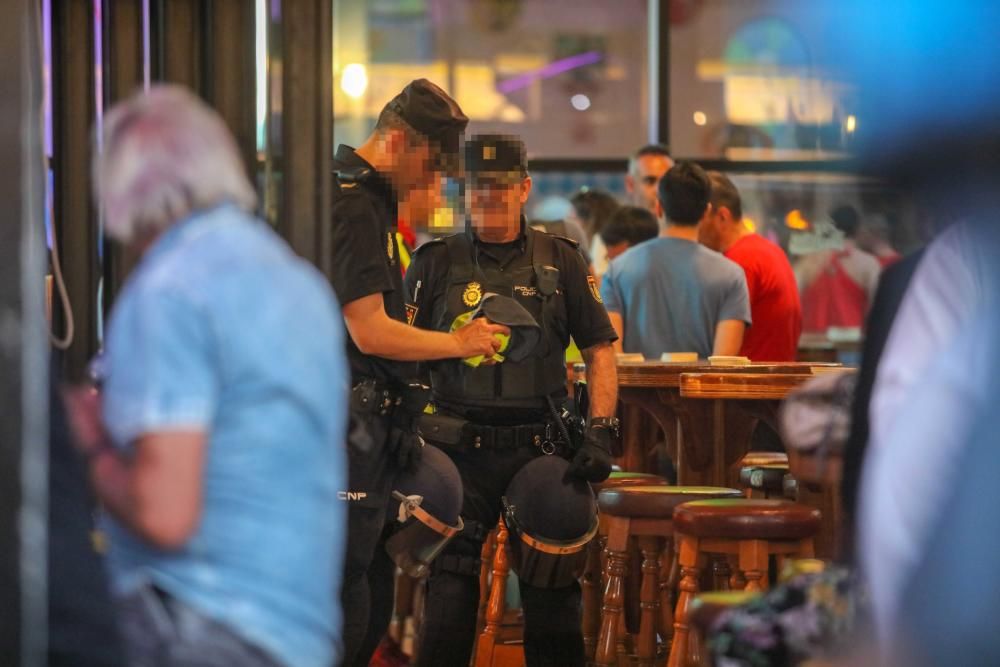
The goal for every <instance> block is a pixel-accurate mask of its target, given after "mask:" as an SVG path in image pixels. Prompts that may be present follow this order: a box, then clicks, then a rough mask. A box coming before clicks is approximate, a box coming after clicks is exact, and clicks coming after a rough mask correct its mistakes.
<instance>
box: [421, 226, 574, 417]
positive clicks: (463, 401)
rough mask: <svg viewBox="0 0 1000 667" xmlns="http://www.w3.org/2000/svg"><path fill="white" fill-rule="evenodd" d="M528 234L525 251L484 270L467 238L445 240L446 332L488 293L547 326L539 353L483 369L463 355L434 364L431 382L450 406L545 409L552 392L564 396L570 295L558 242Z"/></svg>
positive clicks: (532, 232)
mask: <svg viewBox="0 0 1000 667" xmlns="http://www.w3.org/2000/svg"><path fill="white" fill-rule="evenodd" d="M525 234H526V244H525V252H524V253H523V254H522V255H521V256H520V257H518V258H516V259H515V260H514V261H512V262H511V263H510V264H508V265H507V266H505V267H504V268H503V269H500V268H495V267H490V268H485V269H484V268H482V267H480V266H479V264H478V262H477V261H475V258H474V256H473V253H474V252H475V248H474V246H473V243H472V241H471V240H470V238H469V237H468V236H467V235H465V234H456V235H454V236H449V237H447V238H445V239H444V243H445V246H446V247H447V248H448V259H449V261H450V268H449V271H448V289H447V292H446V297H445V298H446V300H447V306H446V308H445V311H444V313H443V314H442V316H441V320H440V321H439V322H438V323H437V325H438V326H437V328H438V329H440V330H443V331H447V330H448V329H449V327H450V326H451V324H452V322H454V321H455V318H456V317H458V316H459V315H461V314H463V313H467V312H469V311H471V310H475V309H476V307H477V306H478V305H479V300H480V299H481V297H482V295H483V294H486V293H489V292H492V293H495V294H501V295H504V296H509V297H511V298H513V299H515V300H517V301H518V302H520V303H521V305H523V306H524V307H525V309H526V310H527V311H528V312H530V313H531V314H532V316H534V318H535V320H536V321H537V322H538V324H539V325H540V326H541V327H542V338H541V341H540V342H539V344H538V347H537V348H536V350H535V353H534V354H533V355H532V356H530V357H528V358H527V359H525V360H523V361H521V362H518V363H514V362H510V361H505V362H503V363H501V364H496V365H494V366H479V367H478V368H472V367H470V366H467V365H466V364H464V363H462V362H461V361H459V360H451V361H446V362H442V363H438V364H435V365H434V368H433V370H432V371H431V385H432V386H433V388H434V395H435V397H437V398H439V399H441V400H442V401H444V402H445V403H451V404H458V405H466V406H470V407H496V408H500V409H503V408H508V409H509V408H526V409H540V408H544V407H545V405H546V404H545V402H544V399H545V397H546V396H554V395H555V396H562V395H564V394H565V387H566V357H565V354H566V350H565V345H564V341H566V340H567V339H568V337H569V334H568V332H567V317H566V303H565V296H564V294H563V287H562V281H561V279H560V276H559V271H558V268H557V267H556V262H555V257H556V243H558V241H557V240H556V239H555V238H554V237H552V236H551V235H549V234H545V233H542V232H537V231H535V230H533V229H527V230H525ZM477 284H478V289H477ZM544 292H549V294H545V293H544ZM473 301H474V302H473ZM470 304H471V305H470Z"/></svg>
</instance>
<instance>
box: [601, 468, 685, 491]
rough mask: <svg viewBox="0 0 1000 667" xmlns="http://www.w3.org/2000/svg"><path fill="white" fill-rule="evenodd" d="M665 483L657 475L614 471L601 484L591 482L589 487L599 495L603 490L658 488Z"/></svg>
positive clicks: (665, 481)
mask: <svg viewBox="0 0 1000 667" xmlns="http://www.w3.org/2000/svg"><path fill="white" fill-rule="evenodd" d="M666 483H667V480H665V479H663V478H662V477H660V476H659V475H653V474H651V473H648V472H623V471H616V472H613V473H611V474H610V475H609V476H608V478H607V479H606V480H604V481H603V482H593V483H592V484H591V485H590V486H591V487H592V488H593V489H594V493H600V492H601V491H603V490H604V489H615V488H618V487H620V486H659V485H665V484H666Z"/></svg>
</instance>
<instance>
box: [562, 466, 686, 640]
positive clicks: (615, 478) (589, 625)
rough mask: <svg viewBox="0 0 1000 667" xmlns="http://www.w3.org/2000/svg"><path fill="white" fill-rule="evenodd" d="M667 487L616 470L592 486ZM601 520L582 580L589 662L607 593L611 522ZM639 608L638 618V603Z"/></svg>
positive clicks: (652, 479) (644, 476)
mask: <svg viewBox="0 0 1000 667" xmlns="http://www.w3.org/2000/svg"><path fill="white" fill-rule="evenodd" d="M666 484H667V480H665V479H664V478H662V477H660V476H659V475H653V474H650V473H645V472H622V471H615V472H613V473H611V475H610V476H609V477H608V478H607V479H606V480H604V481H603V482H598V483H596V484H591V487H592V488H593V489H594V493H595V494H600V492H601V491H603V490H604V489H615V488H621V487H627V486H640V485H641V486H666ZM598 519H599V521H600V525H599V528H598V533H597V537H595V538H594V539H593V541H591V543H590V544H589V545H587V564H586V566H585V567H584V569H583V576H582V577H581V578H580V587H581V588H582V593H583V650H584V655H585V656H586V658H587V660H593V659H594V652H595V651H596V650H597V633H598V631H599V630H600V627H601V591H602V590H603V585H602V584H603V581H602V578H601V573H602V572H603V570H604V565H603V559H602V554H603V553H604V545H605V543H606V542H607V538H608V531H607V521H605V520H604V516H603V515H600V516H599V517H598ZM630 588H631V587H630ZM636 594H638V590H636ZM636 597H637V595H636ZM635 608H636V616H638V602H637V603H636V607H635Z"/></svg>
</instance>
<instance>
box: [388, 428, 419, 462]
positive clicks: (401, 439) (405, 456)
mask: <svg viewBox="0 0 1000 667" xmlns="http://www.w3.org/2000/svg"><path fill="white" fill-rule="evenodd" d="M423 453H424V441H423V438H421V437H420V436H419V435H417V434H416V433H414V432H413V431H411V430H409V429H404V428H400V427H398V426H393V427H391V428H390V429H389V455H390V456H392V457H393V458H394V459H395V461H394V462H395V464H396V469H397V470H407V471H409V470H413V469H414V468H415V467H416V465H417V463H419V462H420V457H421V456H422V455H423Z"/></svg>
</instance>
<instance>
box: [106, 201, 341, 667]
mask: <svg viewBox="0 0 1000 667" xmlns="http://www.w3.org/2000/svg"><path fill="white" fill-rule="evenodd" d="M106 355H107V362H108V378H107V381H106V383H105V390H104V418H105V421H106V423H107V425H108V429H109V431H110V433H111V435H112V438H113V439H114V441H115V442H116V444H117V445H118V446H119V447H121V448H123V449H124V450H126V451H128V450H129V449H130V448H131V447H132V446H133V443H134V441H135V439H136V438H138V437H139V436H140V435H142V434H144V433H153V432H160V433H162V432H165V431H170V430H179V429H192V428H193V429H201V430H204V431H205V432H206V433H207V434H208V445H207V460H206V463H205V469H204V478H203V482H204V489H203V491H204V497H203V507H202V513H201V518H200V523H199V526H198V528H197V532H196V533H195V534H194V536H193V537H192V538H191V539H190V541H189V542H188V543H187V544H186V545H184V547H183V548H181V549H180V550H178V551H172V552H165V551H162V550H159V549H156V548H153V547H151V546H149V545H147V544H146V543H144V542H142V541H141V540H139V539H138V538H136V537H135V536H134V535H133V534H132V533H131V532H130V531H129V530H128V529H127V528H126V527H124V526H122V525H120V524H118V523H117V522H116V521H115V520H114V519H113V518H111V517H104V527H105V529H106V530H107V532H108V537H109V567H110V570H111V574H112V580H113V586H114V588H115V591H116V593H119V594H125V593H127V592H129V591H130V590H132V589H134V588H135V587H137V586H139V585H141V584H142V583H143V582H146V581H151V582H153V583H155V584H156V585H157V586H159V587H160V588H162V589H163V590H165V591H167V592H168V593H169V594H171V595H173V596H174V597H176V598H177V599H178V600H180V601H182V602H184V603H186V604H188V605H189V606H191V607H192V608H194V609H196V610H198V611H201V612H202V613H204V614H205V615H207V616H209V617H211V618H213V619H216V620H218V621H220V622H221V623H224V624H226V625H227V626H228V627H230V628H231V629H232V630H233V631H234V632H236V633H237V634H239V635H241V636H242V637H244V638H245V639H247V640H248V641H250V642H253V643H255V644H257V645H258V646H260V647H261V648H263V649H264V650H266V651H267V652H269V653H270V654H272V655H273V656H274V657H275V658H277V659H278V660H280V661H283V662H284V663H285V664H287V665H289V667H330V665H331V664H333V663H335V661H336V660H337V659H338V658H339V651H340V633H341V625H342V612H341V609H340V604H339V590H340V576H341V575H340V573H341V569H342V563H343V549H344V545H345V543H346V536H347V532H346V516H345V511H344V507H345V506H344V503H342V502H337V500H336V493H337V489H342V488H345V486H346V482H347V479H346V477H347V473H346V471H347V468H346V450H345V436H346V430H347V425H346V406H347V392H348V383H349V377H350V375H349V371H348V368H347V362H346V357H345V341H344V332H343V328H342V320H341V316H340V311H339V307H338V305H337V303H336V299H335V297H334V295H333V292H332V291H331V289H330V288H329V285H328V283H327V281H326V280H325V279H324V278H323V276H322V275H321V274H320V273H319V272H318V271H316V270H315V269H314V268H313V267H312V266H310V265H309V264H308V263H306V262H305V261H303V260H301V259H299V258H298V257H297V256H296V255H295V254H294V253H293V252H292V251H291V250H290V249H289V248H288V246H287V245H286V244H285V243H284V241H282V240H281V239H280V238H279V237H278V236H277V235H276V234H275V233H274V232H273V231H272V230H271V229H270V228H269V227H267V226H266V225H265V224H264V223H262V222H260V221H258V220H256V219H254V218H252V217H250V216H249V215H247V214H246V213H244V212H242V211H241V210H239V209H238V208H236V207H234V206H230V205H224V206H220V207H217V208H214V209H211V210H206V211H202V212H199V213H197V214H195V215H193V216H192V217H190V218H188V219H187V220H184V221H182V222H180V223H177V224H175V225H174V226H172V227H171V228H169V229H168V230H167V231H166V232H165V233H164V234H163V235H162V236H161V237H160V238H159V239H158V240H157V241H156V242H155V243H154V245H153V246H152V247H151V248H150V249H149V250H148V251H147V252H146V253H145V255H144V256H143V258H142V261H141V263H140V264H139V266H138V267H137V268H136V269H135V271H134V272H133V274H132V275H131V277H130V278H129V280H128V283H127V284H126V286H125V288H124V289H123V291H122V293H121V294H120V295H119V297H118V299H117V301H116V303H115V306H114V311H113V313H112V315H111V321H110V326H109V328H108V335H107V345H106Z"/></svg>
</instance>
